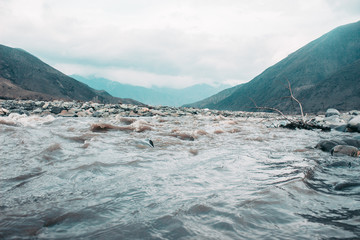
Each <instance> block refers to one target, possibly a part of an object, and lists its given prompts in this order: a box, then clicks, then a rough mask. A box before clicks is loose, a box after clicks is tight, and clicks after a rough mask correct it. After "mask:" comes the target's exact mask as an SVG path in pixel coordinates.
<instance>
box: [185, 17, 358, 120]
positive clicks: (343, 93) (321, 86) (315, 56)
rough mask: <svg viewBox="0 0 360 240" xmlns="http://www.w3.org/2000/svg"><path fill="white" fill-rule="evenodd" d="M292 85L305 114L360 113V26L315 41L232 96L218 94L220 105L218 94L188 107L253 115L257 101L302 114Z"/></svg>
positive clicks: (352, 25)
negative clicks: (356, 111) (288, 85)
mask: <svg viewBox="0 0 360 240" xmlns="http://www.w3.org/2000/svg"><path fill="white" fill-rule="evenodd" d="M287 80H288V81H289V82H290V83H291V87H292V91H293V93H294V96H295V97H296V98H297V99H298V100H300V102H302V105H303V108H304V111H305V112H308V113H310V112H312V113H316V112H323V111H326V109H327V108H330V107H336V108H337V109H339V110H342V111H346V110H352V109H360V21H359V22H356V23H351V24H347V25H344V26H340V27H338V28H336V29H334V30H332V31H331V32H329V33H327V34H325V35H323V36H321V37H320V38H318V39H316V40H314V41H312V42H310V43H309V44H307V45H305V46H304V47H302V48H300V49H299V50H297V51H296V52H294V53H292V54H290V55H289V56H288V57H286V58H285V59H283V60H282V61H280V62H278V63H277V64H275V65H273V66H272V67H269V68H268V69H266V70H265V71H264V72H262V73H261V74H260V75H258V76H257V77H255V78H254V79H253V80H251V81H250V82H248V83H245V84H243V85H241V86H237V88H236V89H235V88H233V90H231V91H230V93H231V94H230V95H229V94H228V92H226V91H223V92H222V93H219V94H218V96H217V98H218V99H220V101H215V102H211V101H210V100H211V99H213V98H215V96H216V95H215V96H213V97H210V98H208V99H205V100H203V101H200V102H197V103H194V104H188V105H187V106H195V107H196V106H201V107H206V108H212V109H223V110H225V109H226V110H245V111H254V103H253V102H252V101H251V100H250V99H253V100H254V101H255V102H256V104H257V105H258V106H267V107H275V108H278V109H280V110H282V111H285V112H288V113H291V112H298V106H297V104H296V103H294V102H293V101H291V100H290V99H285V97H287V96H289V95H290V94H289V90H288V89H287V88H286V86H287ZM209 99H210V100H209Z"/></svg>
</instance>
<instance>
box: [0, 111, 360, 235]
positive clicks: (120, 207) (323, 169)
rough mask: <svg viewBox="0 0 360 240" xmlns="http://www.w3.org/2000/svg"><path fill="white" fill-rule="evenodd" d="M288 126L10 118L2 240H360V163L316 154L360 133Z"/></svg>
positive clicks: (3, 138)
mask: <svg viewBox="0 0 360 240" xmlns="http://www.w3.org/2000/svg"><path fill="white" fill-rule="evenodd" d="M276 121H277V120H276V119H274V118H260V117H247V118H232V117H228V118H226V117H223V116H203V115H194V116H184V117H138V118H135V117H134V118H123V117H112V118H100V119H99V118H91V117H84V118H62V117H53V116H50V115H49V116H45V117H38V116H25V115H17V114H11V115H10V116H8V117H1V118H0V157H1V160H0V161H1V162H0V164H1V165H0V186H1V188H0V238H1V239H346V238H349V239H354V238H360V180H359V170H360V164H359V159H358V158H353V157H348V156H343V157H335V156H331V155H330V154H329V153H327V152H322V151H320V150H318V149H314V146H315V145H316V144H317V143H318V142H319V141H320V140H324V139H342V138H344V137H359V134H358V133H341V132H336V131H331V132H321V131H309V130H288V129H283V128H276V127H273V125H274V122H276ZM148 139H151V140H152V142H153V145H154V147H152V146H151V145H150V144H149V140H148Z"/></svg>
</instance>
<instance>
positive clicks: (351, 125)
mask: <svg viewBox="0 0 360 240" xmlns="http://www.w3.org/2000/svg"><path fill="white" fill-rule="evenodd" d="M347 127H348V130H349V131H351V132H360V116H356V117H354V118H352V119H351V120H350V121H349V122H348V125H347Z"/></svg>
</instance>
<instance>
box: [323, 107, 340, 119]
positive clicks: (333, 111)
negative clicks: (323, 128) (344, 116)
mask: <svg viewBox="0 0 360 240" xmlns="http://www.w3.org/2000/svg"><path fill="white" fill-rule="evenodd" d="M334 115H336V116H340V112H339V111H338V110H336V109H334V108H329V109H328V110H326V113H325V117H330V116H334Z"/></svg>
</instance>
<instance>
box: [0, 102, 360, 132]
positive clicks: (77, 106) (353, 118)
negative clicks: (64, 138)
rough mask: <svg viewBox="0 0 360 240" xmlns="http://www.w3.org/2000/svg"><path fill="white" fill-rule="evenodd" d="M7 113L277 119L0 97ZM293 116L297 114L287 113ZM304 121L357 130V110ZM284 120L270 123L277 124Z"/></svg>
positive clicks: (330, 111) (264, 115)
mask: <svg viewBox="0 0 360 240" xmlns="http://www.w3.org/2000/svg"><path fill="white" fill-rule="evenodd" d="M10 114H20V115H22V114H25V115H28V116H29V115H40V116H47V115H54V116H58V117H96V118H106V117H111V116H116V115H118V116H121V117H153V116H162V117H182V116H191V115H203V116H223V117H260V118H274V119H281V117H280V116H279V115H277V114H276V113H264V112H242V111H218V110H210V109H197V108H185V107H180V108H178V107H168V106H137V105H131V104H100V103H94V102H79V101H72V102H64V101H32V100H0V116H9V115H10ZM289 118H290V119H291V118H292V119H296V118H298V116H289ZM306 121H307V122H308V123H311V124H317V125H320V126H324V127H330V128H331V129H334V130H338V131H342V132H360V111H357V110H353V111H350V112H345V113H340V112H339V111H337V110H336V109H328V110H327V111H326V113H325V114H324V115H316V116H315V115H309V116H306ZM282 124H286V122H277V123H274V125H275V126H281V125H282Z"/></svg>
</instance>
